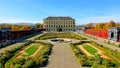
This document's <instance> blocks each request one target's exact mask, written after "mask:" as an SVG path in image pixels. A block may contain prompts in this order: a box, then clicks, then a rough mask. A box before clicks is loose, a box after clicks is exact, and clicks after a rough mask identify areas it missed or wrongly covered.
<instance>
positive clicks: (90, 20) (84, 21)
mask: <svg viewBox="0 0 120 68" xmlns="http://www.w3.org/2000/svg"><path fill="white" fill-rule="evenodd" d="M110 20H113V21H115V22H120V17H119V16H99V17H88V18H79V19H76V23H77V24H79V25H80V24H87V23H101V22H109V21H110Z"/></svg>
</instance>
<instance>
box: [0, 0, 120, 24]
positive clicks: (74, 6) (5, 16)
mask: <svg viewBox="0 0 120 68" xmlns="http://www.w3.org/2000/svg"><path fill="white" fill-rule="evenodd" d="M119 3H120V0H0V23H3V22H4V23H18V22H28V23H29V22H30V23H36V22H40V23H42V20H43V18H46V17H47V16H71V17H73V18H75V19H76V23H77V24H87V23H91V22H93V23H100V22H108V21H110V20H114V21H115V22H120V4H119Z"/></svg>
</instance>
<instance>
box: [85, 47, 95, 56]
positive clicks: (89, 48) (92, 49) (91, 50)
mask: <svg viewBox="0 0 120 68" xmlns="http://www.w3.org/2000/svg"><path fill="white" fill-rule="evenodd" d="M84 49H85V50H87V51H88V52H89V53H91V54H93V55H95V53H97V50H96V49H94V48H92V47H91V46H87V45H86V46H84Z"/></svg>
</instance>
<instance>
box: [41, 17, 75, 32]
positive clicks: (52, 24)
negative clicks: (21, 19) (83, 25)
mask: <svg viewBox="0 0 120 68" xmlns="http://www.w3.org/2000/svg"><path fill="white" fill-rule="evenodd" d="M43 24H44V27H45V28H46V31H48V32H69V31H75V19H73V18H71V17H64V16H57V17H47V18H45V19H44V20H43Z"/></svg>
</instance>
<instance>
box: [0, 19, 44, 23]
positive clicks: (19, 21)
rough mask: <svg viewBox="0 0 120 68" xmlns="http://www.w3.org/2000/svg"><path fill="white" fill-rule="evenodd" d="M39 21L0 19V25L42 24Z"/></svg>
mask: <svg viewBox="0 0 120 68" xmlns="http://www.w3.org/2000/svg"><path fill="white" fill-rule="evenodd" d="M41 22H42V21H38V20H24V19H0V23H41Z"/></svg>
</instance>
